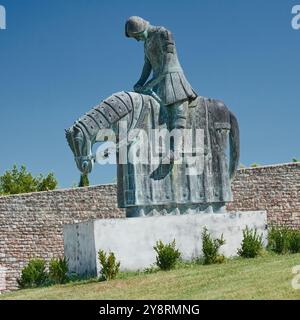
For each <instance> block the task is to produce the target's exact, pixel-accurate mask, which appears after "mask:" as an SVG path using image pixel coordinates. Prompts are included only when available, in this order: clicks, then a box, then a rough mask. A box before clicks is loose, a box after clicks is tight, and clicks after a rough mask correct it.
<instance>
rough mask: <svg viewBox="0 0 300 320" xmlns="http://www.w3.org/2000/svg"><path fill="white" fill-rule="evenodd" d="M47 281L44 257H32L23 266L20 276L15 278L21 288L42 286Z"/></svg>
mask: <svg viewBox="0 0 300 320" xmlns="http://www.w3.org/2000/svg"><path fill="white" fill-rule="evenodd" d="M47 281H48V274H47V272H46V261H45V260H44V259H32V260H30V261H29V263H28V265H27V266H26V267H25V268H23V270H22V272H21V278H20V279H18V280H17V282H18V285H19V287H20V288H21V289H24V288H34V287H41V286H44V285H45V284H46V283H47Z"/></svg>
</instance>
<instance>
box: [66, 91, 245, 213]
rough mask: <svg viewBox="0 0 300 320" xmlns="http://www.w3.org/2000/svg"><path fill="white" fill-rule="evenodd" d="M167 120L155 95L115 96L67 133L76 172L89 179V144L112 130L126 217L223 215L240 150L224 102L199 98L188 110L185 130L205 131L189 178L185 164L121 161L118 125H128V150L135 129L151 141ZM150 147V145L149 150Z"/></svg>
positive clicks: (120, 200) (232, 119) (121, 204)
mask: <svg viewBox="0 0 300 320" xmlns="http://www.w3.org/2000/svg"><path fill="white" fill-rule="evenodd" d="M168 117H169V113H168V108H167V107H165V106H163V105H161V104H160V103H159V101H158V100H157V99H155V97H153V96H151V95H148V94H140V93H135V92H119V93H115V94H113V95H112V96H111V97H109V98H107V99H105V100H104V101H102V102H101V103H100V104H99V105H97V106H96V107H94V108H92V109H91V110H90V111H89V112H88V113H86V114H85V115H84V116H82V117H81V118H80V119H79V120H78V121H76V122H75V123H74V125H73V126H72V127H70V128H69V129H68V130H66V138H67V140H68V143H69V146H70V148H71V150H72V152H73V154H74V157H75V162H76V164H77V167H78V169H79V170H80V171H81V173H82V174H83V175H87V174H89V173H90V172H91V171H92V169H93V165H94V162H95V156H94V155H93V154H92V148H93V145H94V144H95V143H97V142H104V141H106V140H107V139H108V135H107V134H102V132H103V131H104V132H105V130H107V129H110V130H112V131H113V133H114V134H115V137H116V141H115V142H116V143H117V145H118V146H119V147H118V148H117V149H116V159H117V170H118V205H119V207H122V208H126V210H127V216H141V215H150V214H154V213H153V212H154V211H155V212H161V211H162V210H163V211H164V212H165V213H166V214H168V213H171V214H173V213H174V208H176V210H177V211H176V212H177V213H178V210H179V212H180V213H185V212H187V211H188V209H189V208H195V209H196V208H197V209H196V210H197V211H203V210H206V211H220V210H221V211H222V210H223V209H224V206H225V204H226V202H229V201H232V194H231V187H230V184H231V180H232V179H233V177H234V175H235V173H236V170H237V167H238V163H239V152H240V142H239V127H238V123H237V120H236V117H235V116H234V115H233V113H232V112H230V111H229V110H228V108H227V107H226V106H225V104H224V103H223V102H222V101H219V100H215V99H209V98H204V97H198V98H197V100H196V103H195V104H194V107H193V108H190V109H189V114H188V119H187V129H192V130H193V132H194V135H197V130H196V129H199V130H202V131H201V132H203V154H202V155H201V157H202V158H201V161H200V162H201V165H202V170H200V171H199V172H197V173H196V174H194V175H190V174H187V172H188V169H189V168H188V164H187V163H185V162H183V163H179V164H176V163H170V164H169V165H165V164H163V165H162V164H160V163H156V162H155V163H154V161H153V159H152V153H150V154H149V155H148V160H149V163H148V164H147V163H141V162H138V163H136V164H134V163H130V161H129V162H122V161H120V159H121V158H122V157H124V155H123V152H122V151H121V148H120V145H121V144H122V139H121V137H120V128H121V127H120V124H121V123H123V124H124V123H125V124H126V134H125V136H126V135H127V137H130V136H132V137H135V138H132V137H131V138H130V141H129V143H127V145H126V147H125V148H127V149H126V150H128V149H129V148H131V147H132V145H133V144H134V143H136V138H137V136H138V134H137V133H136V132H137V130H144V131H145V132H146V133H147V134H148V136H150V137H151V136H152V133H151V132H150V131H151V130H152V129H168ZM228 136H229V146H230V148H229V162H228V161H227V158H228V156H227V147H228ZM150 140H151V139H150ZM154 147H155V146H153V145H151V143H150V146H149V148H150V149H153V148H154ZM147 148H148V146H147ZM123 150H124V149H123ZM150 151H151V150H150ZM152 151H153V150H152ZM126 157H127V158H128V155H126V156H125V158H126ZM127 158H126V159H125V160H128V159H127ZM123 160H124V159H123ZM198 165H199V163H198Z"/></svg>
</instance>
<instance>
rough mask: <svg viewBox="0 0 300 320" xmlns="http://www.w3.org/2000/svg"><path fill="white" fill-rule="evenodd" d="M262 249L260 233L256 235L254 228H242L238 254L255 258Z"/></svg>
mask: <svg viewBox="0 0 300 320" xmlns="http://www.w3.org/2000/svg"><path fill="white" fill-rule="evenodd" d="M262 251H263V242H262V234H261V235H258V233H257V230H256V229H249V228H248V227H246V229H244V230H243V241H242V244H241V248H240V249H239V250H238V255H239V256H241V257H243V258H255V257H256V256H258V255H259V254H261V253H262Z"/></svg>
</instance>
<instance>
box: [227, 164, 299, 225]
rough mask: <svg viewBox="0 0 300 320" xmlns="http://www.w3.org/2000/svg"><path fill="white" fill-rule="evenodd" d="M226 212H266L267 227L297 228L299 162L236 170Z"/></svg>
mask: <svg viewBox="0 0 300 320" xmlns="http://www.w3.org/2000/svg"><path fill="white" fill-rule="evenodd" d="M232 189H233V196H234V201H233V202H232V203H230V204H229V205H228V210H230V211H247V210H267V213H268V222H269V224H277V225H286V226H289V227H293V228H299V227H300V163H290V164H282V165H274V166H265V167H258V168H250V169H249V168H248V169H241V170H239V172H238V174H237V176H236V178H235V180H234V183H233V186H232Z"/></svg>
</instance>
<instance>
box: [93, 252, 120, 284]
mask: <svg viewBox="0 0 300 320" xmlns="http://www.w3.org/2000/svg"><path fill="white" fill-rule="evenodd" d="M98 258H99V261H100V264H101V266H102V269H101V276H100V280H106V281H107V280H113V279H115V278H116V276H117V274H118V273H119V270H120V265H121V264H120V262H117V261H116V257H115V254H114V253H113V252H110V253H109V255H108V256H107V254H106V252H105V251H103V250H100V251H99V252H98Z"/></svg>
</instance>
